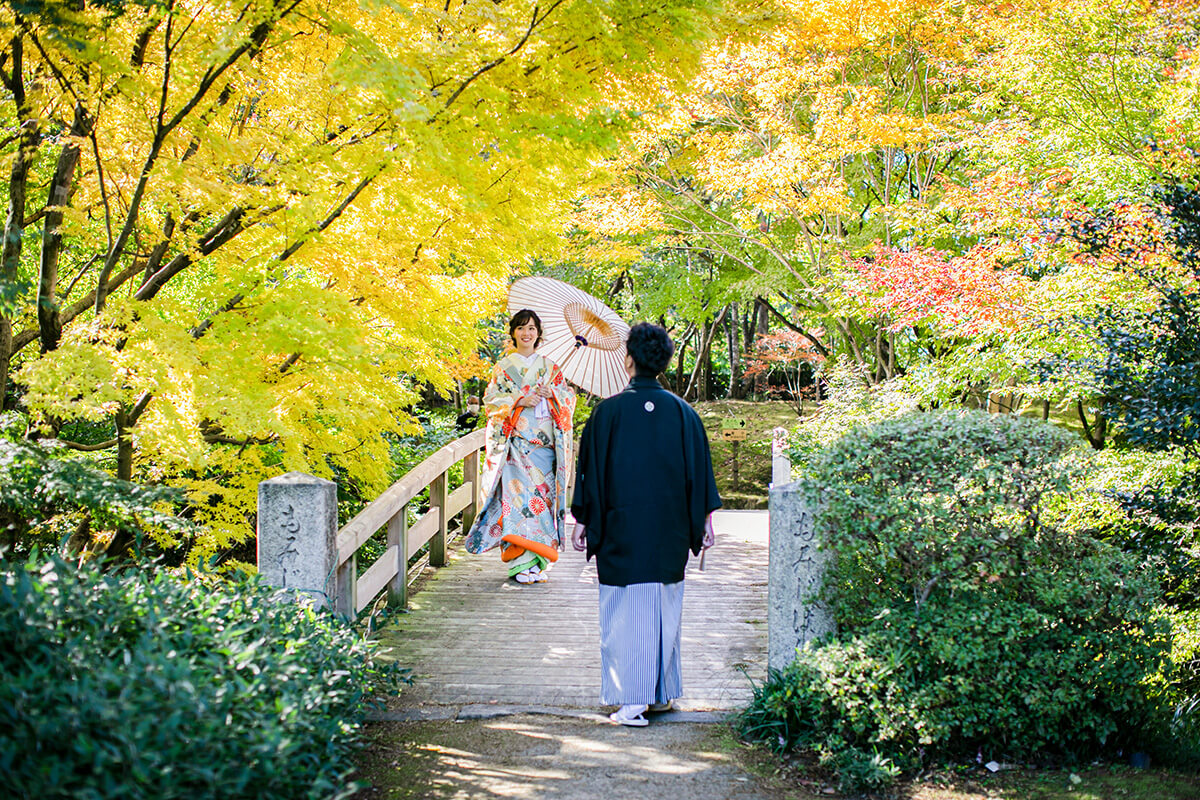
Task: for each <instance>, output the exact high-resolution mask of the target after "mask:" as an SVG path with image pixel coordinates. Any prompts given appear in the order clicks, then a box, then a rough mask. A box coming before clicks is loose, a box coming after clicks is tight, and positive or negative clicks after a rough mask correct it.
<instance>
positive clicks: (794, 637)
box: [767, 483, 835, 669]
mask: <svg viewBox="0 0 1200 800" xmlns="http://www.w3.org/2000/svg"><path fill="white" fill-rule="evenodd" d="M799 487H800V485H799V484H798V483H785V484H782V485H773V486H772V487H771V489H770V500H769V507H770V517H771V529H770V530H771V534H770V569H769V572H768V575H769V586H768V590H767V603H768V612H767V666H768V668H770V669H783V668H784V667H786V666H787V665H788V664H790V663H791V662H792V660H793V659H794V658H795V657H796V648H798V647H803V646H804V645H805V644H806V643H807V642H810V641H812V640H813V639H817V638H819V637H821V636H824V635H826V634H829V633H832V632H833V631H834V630H835V625H834V621H833V617H832V616H831V615H830V614H829V611H828V609H826V608H825V607H824V606H823V605H822V604H820V603H818V602H817V601H816V595H817V593H818V592H819V591H820V590H821V585H822V581H823V580H824V576H825V564H826V561H827V554H826V553H825V551H823V550H822V549H821V548H820V543H819V541H818V538H817V533H816V524H815V523H816V521H815V520H814V518H813V514H812V511H811V510H810V508H809V507H808V504H807V503H806V502H805V499H804V497H803V495H802V493H801V491H800V488H799Z"/></svg>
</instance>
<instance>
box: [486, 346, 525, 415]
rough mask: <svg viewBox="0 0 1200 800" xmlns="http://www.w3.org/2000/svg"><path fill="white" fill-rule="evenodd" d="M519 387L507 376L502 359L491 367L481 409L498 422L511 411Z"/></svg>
mask: <svg viewBox="0 0 1200 800" xmlns="http://www.w3.org/2000/svg"><path fill="white" fill-rule="evenodd" d="M519 391H520V387H519V386H517V385H516V383H515V382H514V381H513V379H512V378H510V377H509V376H508V371H507V370H506V369H505V368H504V360H503V359H502V360H501V361H500V362H499V363H497V364H496V366H495V367H493V368H492V380H491V381H490V382H489V383H488V385H487V389H486V390H484V393H483V410H484V413H485V414H487V417H488V419H489V420H494V421H496V422H499V421H501V420H503V419H504V418H506V417H508V415H509V414H511V413H512V410H513V406H514V405H515V404H516V402H517V400H518V399H519V398H518V397H517V393H518V392H519Z"/></svg>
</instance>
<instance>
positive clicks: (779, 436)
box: [771, 428, 792, 486]
mask: <svg viewBox="0 0 1200 800" xmlns="http://www.w3.org/2000/svg"><path fill="white" fill-rule="evenodd" d="M787 438H788V432H787V428H775V429H774V430H772V431H771V485H772V486H783V485H784V484H785V483H791V482H792V462H791V459H789V458H788V451H787Z"/></svg>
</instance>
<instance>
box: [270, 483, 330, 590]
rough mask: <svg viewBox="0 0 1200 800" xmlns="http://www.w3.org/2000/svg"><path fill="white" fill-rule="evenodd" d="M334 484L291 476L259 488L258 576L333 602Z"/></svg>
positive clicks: (277, 584)
mask: <svg viewBox="0 0 1200 800" xmlns="http://www.w3.org/2000/svg"><path fill="white" fill-rule="evenodd" d="M336 540H337V484H335V483H334V482H333V481H327V480H325V479H323V478H316V477H314V476H312V475H306V474H304V473H303V472H289V473H287V474H286V475H281V476H279V477H278V478H272V479H270V480H267V481H263V482H262V483H260V484H258V572H259V574H260V575H262V577H263V579H264V580H265V581H266V582H267V583H269V584H271V585H272V586H279V587H281V588H285V589H291V590H292V591H295V592H297V593H300V594H304V595H307V596H310V597H312V598H313V600H314V601H315V602H316V604H317V605H319V606H325V605H328V604H330V603H331V601H332V597H333V595H334V591H333V587H334V567H335V566H336V560H337V541H336Z"/></svg>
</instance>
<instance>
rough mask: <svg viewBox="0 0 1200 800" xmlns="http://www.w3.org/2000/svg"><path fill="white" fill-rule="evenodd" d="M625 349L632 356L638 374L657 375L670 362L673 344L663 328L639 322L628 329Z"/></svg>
mask: <svg viewBox="0 0 1200 800" xmlns="http://www.w3.org/2000/svg"><path fill="white" fill-rule="evenodd" d="M625 351H626V352H627V353H629V355H630V356H631V357H632V358H633V364H634V366H635V367H636V368H637V374H638V375H652V376H654V377H657V376H658V374H659V373H660V372H662V371H663V370H665V369H666V368H667V365H668V364H670V363H671V354H672V353H674V352H675V344H674V343H673V342H672V341H671V337H670V336H668V335H667V332H666V330H664V329H663V328H660V327H659V326H657V325H651V324H650V323H649V322H639V323H638V324H637V325H634V326H633V327H632V328H630V329H629V339H627V340H626V342H625Z"/></svg>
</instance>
